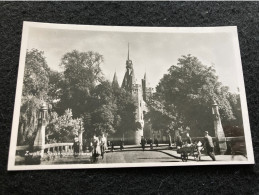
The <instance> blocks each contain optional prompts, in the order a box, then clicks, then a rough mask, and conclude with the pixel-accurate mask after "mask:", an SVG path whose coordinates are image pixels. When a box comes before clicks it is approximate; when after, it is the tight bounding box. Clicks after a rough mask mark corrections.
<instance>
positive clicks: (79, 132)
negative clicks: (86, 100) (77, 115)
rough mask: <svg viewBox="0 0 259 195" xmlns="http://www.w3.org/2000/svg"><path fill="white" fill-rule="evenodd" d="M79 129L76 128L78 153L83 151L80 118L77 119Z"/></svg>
mask: <svg viewBox="0 0 259 195" xmlns="http://www.w3.org/2000/svg"><path fill="white" fill-rule="evenodd" d="M79 126H80V127H79V130H78V141H79V153H80V154H81V153H82V151H83V130H82V119H79Z"/></svg>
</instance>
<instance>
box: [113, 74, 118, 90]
mask: <svg viewBox="0 0 259 195" xmlns="http://www.w3.org/2000/svg"><path fill="white" fill-rule="evenodd" d="M112 87H114V88H119V83H118V78H117V75H116V72H115V73H114V76H113V80H112Z"/></svg>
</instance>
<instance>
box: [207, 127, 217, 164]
mask: <svg viewBox="0 0 259 195" xmlns="http://www.w3.org/2000/svg"><path fill="white" fill-rule="evenodd" d="M204 142H205V143H204V145H205V147H206V150H207V154H208V155H209V156H210V157H211V159H212V160H213V161H216V158H215V154H214V144H213V140H212V137H211V136H210V135H209V132H208V131H205V136H204Z"/></svg>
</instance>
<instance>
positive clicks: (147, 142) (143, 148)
mask: <svg viewBox="0 0 259 195" xmlns="http://www.w3.org/2000/svg"><path fill="white" fill-rule="evenodd" d="M146 144H149V145H150V149H151V150H152V149H153V139H152V138H149V139H148V140H146V139H145V138H144V137H143V136H142V137H141V141H140V145H141V147H142V150H143V151H144V150H145V145H146ZM154 144H155V145H156V147H158V139H157V138H155V139H154Z"/></svg>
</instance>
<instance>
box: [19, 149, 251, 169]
mask: <svg viewBox="0 0 259 195" xmlns="http://www.w3.org/2000/svg"><path fill="white" fill-rule="evenodd" d="M90 157H91V153H84V154H83V155H79V156H78V157H74V156H73V155H70V156H64V157H62V158H61V157H56V158H55V159H53V160H50V161H48V160H43V161H42V162H41V164H45V165H51V164H90V163H91V160H90ZM216 160H217V161H233V160H235V161H245V160H247V159H246V158H245V157H244V156H242V155H235V156H234V158H232V156H231V155H217V156H216ZM188 161H193V162H194V161H195V159H194V157H192V156H190V157H189V159H188ZM201 161H202V162H206V161H207V162H208V161H212V160H211V158H210V157H209V156H206V155H204V154H203V155H202V156H201ZM142 162H143V163H148V162H149V163H151V162H156V163H157V162H161V163H163V162H182V160H181V158H180V154H177V152H176V150H172V149H170V148H169V147H168V145H161V146H159V147H154V149H153V150H150V148H149V147H146V149H145V151H142V148H140V147H139V146H125V149H124V150H123V151H121V150H120V149H119V148H118V147H116V149H115V150H114V151H113V152H111V151H107V152H106V153H105V155H104V159H101V157H99V160H98V163H99V164H103V163H104V164H106V163H107V164H110V163H142ZM16 164H24V158H23V157H19V156H17V157H16Z"/></svg>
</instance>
